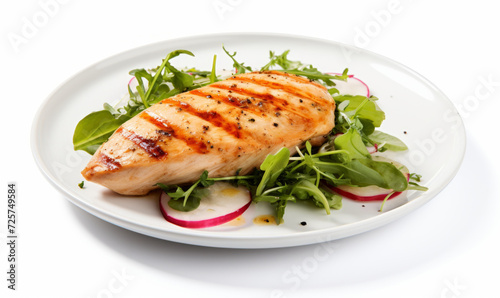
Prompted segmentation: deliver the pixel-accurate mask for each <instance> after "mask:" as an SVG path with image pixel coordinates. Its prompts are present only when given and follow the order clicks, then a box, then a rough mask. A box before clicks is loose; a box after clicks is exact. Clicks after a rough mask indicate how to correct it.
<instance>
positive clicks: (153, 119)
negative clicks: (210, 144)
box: [139, 111, 208, 153]
mask: <svg viewBox="0 0 500 298" xmlns="http://www.w3.org/2000/svg"><path fill="white" fill-rule="evenodd" d="M139 116H140V117H141V118H142V119H144V120H146V121H148V122H149V123H151V124H153V125H155V126H156V127H158V128H159V129H160V131H158V133H161V134H163V135H167V136H171V137H174V138H176V139H178V140H181V141H183V142H185V143H186V145H188V146H189V147H190V148H191V149H193V150H194V151H196V152H199V153H207V152H208V149H207V145H206V144H205V143H203V142H202V141H200V140H197V139H195V138H193V137H192V136H190V135H189V134H188V133H186V132H185V131H184V130H183V129H182V128H180V127H178V126H176V125H173V124H172V123H170V122H169V121H167V120H166V119H164V118H163V117H161V116H159V115H156V114H154V113H153V112H150V111H144V112H143V113H140V114H139Z"/></svg>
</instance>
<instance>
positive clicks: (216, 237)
mask: <svg viewBox="0 0 500 298" xmlns="http://www.w3.org/2000/svg"><path fill="white" fill-rule="evenodd" d="M242 36H245V37H249V36H252V37H254V38H264V37H266V38H269V37H279V38H289V39H294V40H304V41H305V40H309V41H314V42H319V43H323V44H328V45H329V46H335V47H342V48H345V49H351V50H353V51H356V52H361V53H365V54H368V55H370V56H372V57H376V58H378V59H382V60H383V61H389V62H391V63H393V64H395V65H397V66H399V67H401V68H403V69H404V70H405V71H407V72H408V73H410V74H412V75H413V76H416V77H418V78H419V79H420V80H422V81H424V82H425V83H426V85H427V86H428V87H432V88H433V89H434V90H435V92H437V94H439V98H440V100H445V101H446V103H447V105H449V106H450V107H451V108H452V109H453V111H454V112H456V115H457V118H456V119H457V120H456V121H457V127H456V128H455V130H456V131H457V133H458V134H459V135H460V136H461V138H458V139H459V141H460V144H458V145H459V146H457V147H460V148H459V149H458V151H456V152H457V153H459V154H458V155H457V156H456V157H455V160H456V163H455V164H454V165H453V168H452V169H451V171H448V172H449V173H450V174H449V175H448V176H447V179H446V180H445V181H443V183H442V184H441V185H440V186H441V187H439V188H438V189H430V190H429V191H427V192H425V193H422V194H420V195H419V196H418V197H417V198H415V199H413V200H411V201H409V202H407V203H405V204H403V205H401V206H399V207H398V208H395V209H393V210H389V211H386V212H384V213H381V214H380V215H377V216H374V217H370V218H367V219H363V220H360V221H356V222H353V223H348V224H344V225H341V226H334V227H332V228H327V229H318V230H312V231H304V232H300V238H302V239H301V241H297V240H296V239H295V238H297V235H299V234H288V235H278V236H277V235H265V236H262V235H261V236H259V237H255V236H244V235H234V234H232V233H227V234H223V233H222V234H221V233H217V234H210V233H207V232H206V231H205V232H200V231H201V230H192V229H189V230H187V229H186V231H184V230H182V231H175V230H168V231H166V230H161V229H159V228H157V227H152V226H147V225H144V224H143V223H138V222H133V221H130V220H126V219H124V218H123V217H120V216H117V215H113V214H110V213H109V212H104V211H102V210H99V208H96V207H95V206H92V205H91V204H89V203H88V202H86V201H84V200H81V199H79V198H78V197H77V196H75V195H73V194H72V193H71V192H70V191H68V190H67V189H66V188H65V187H64V185H63V184H62V183H60V182H59V181H58V179H57V177H55V176H53V175H52V173H51V171H50V170H49V169H48V165H47V164H46V163H45V161H43V159H42V157H41V154H40V152H39V151H40V150H39V148H38V146H37V145H38V138H39V136H38V134H37V128H38V124H39V123H40V120H41V118H42V116H44V112H45V111H46V109H47V106H48V105H49V104H50V103H51V100H52V98H53V97H54V95H55V94H57V92H59V91H60V90H61V89H62V88H63V87H64V86H65V85H66V84H68V83H69V82H71V81H72V80H74V79H75V78H77V77H78V76H80V75H81V74H83V73H85V72H86V71H88V70H91V69H92V68H94V67H96V66H98V65H100V64H103V63H105V62H106V61H110V60H111V59H116V58H119V57H121V56H126V55H130V54H133V53H134V52H137V53H139V52H144V51H150V52H153V51H154V50H153V49H156V48H161V47H168V44H169V43H174V44H178V43H182V42H186V41H193V40H196V39H201V38H208V39H214V38H219V39H221V38H233V39H234V38H235V37H238V38H241V37H242ZM466 145H467V136H466V131H465V126H464V122H463V119H462V117H461V116H460V114H459V113H458V111H457V109H456V107H455V105H454V104H453V102H452V101H451V100H450V99H449V98H448V96H446V95H445V94H444V93H443V92H442V91H441V90H440V89H439V88H438V87H437V86H436V85H435V84H434V83H432V82H431V81H429V80H428V79H427V78H425V77H424V76H422V75H420V74H419V73H418V72H416V71H415V70H413V69H411V68H409V67H407V66H406V65H404V64H402V63H400V62H397V61H395V60H393V59H391V58H388V57H385V56H383V55H380V54H378V53H375V52H372V51H370V50H366V49H363V48H358V47H355V46H353V45H348V44H344V43H341V42H338V41H333V40H328V39H322V38H317V37H310V36H302V35H295V34H280V33H269V32H265V33H262V32H230V33H212V34H203V35H190V36H183V37H179V38H174V39H167V40H163V41H158V42H154V43H150V44H145V45H142V46H138V47H135V48H130V49H128V50H125V51H121V52H119V53H116V54H113V55H111V56H108V57H105V58H103V59H100V60H99V61H97V62H94V63H92V64H90V65H88V66H87V67H84V68H83V69H81V70H79V71H77V72H76V73H74V74H73V75H71V76H69V77H68V78H67V79H65V80H64V81H62V82H61V83H60V84H59V85H58V86H56V87H55V88H54V89H53V90H52V92H51V93H49V95H48V96H47V97H46V98H45V99H44V100H43V101H42V103H41V104H40V106H39V107H38V109H37V111H36V114H35V117H34V118H33V120H32V125H31V135H30V147H31V151H32V156H33V158H34V159H35V162H36V164H37V166H38V168H39V169H40V171H41V172H42V174H43V176H44V177H45V178H46V179H47V180H48V181H49V182H50V183H51V184H52V185H53V186H54V187H55V188H56V189H57V190H58V191H59V192H60V193H61V194H63V195H64V197H65V198H66V199H67V200H69V201H70V202H71V203H73V204H74V205H76V206H78V207H79V208H81V209H83V210H85V211H86V212H89V213H90V214H92V215H94V216H96V217H98V218H100V219H102V220H105V221H107V222H109V223H112V224H114V225H117V226H120V227H122V228H125V229H128V230H131V231H134V232H137V233H141V234H144V235H148V236H152V237H155V238H159V239H163V240H167V241H174V242H180V243H186V244H191V245H198V246H209V247H221V248H250V249H255V248H277V247H291V246H298V245H306V244H313V243H319V242H324V241H330V240H336V239H340V238H344V237H347V236H353V235H357V234H360V233H364V232H368V231H371V230H373V229H376V228H379V227H381V226H384V225H386V224H387V223H390V222H392V221H394V220H397V219H399V218H401V217H404V216H405V215H407V214H409V213H411V212H412V211H415V210H417V209H419V208H420V207H421V206H422V205H424V204H426V203H427V202H429V201H430V200H431V199H433V198H435V197H436V196H437V195H438V194H439V193H440V192H441V191H442V190H444V189H445V188H446V187H447V185H448V184H449V183H450V182H451V181H452V180H453V179H454V177H455V176H456V174H457V173H458V171H459V170H460V167H461V164H462V162H463V159H464V156H465V151H466ZM457 147H455V148H457ZM415 205H416V206H415ZM371 221H374V222H375V223H376V224H375V225H374V226H373V227H370V228H368V229H362V227H363V226H364V225H366V222H371ZM353 229H355V230H357V231H356V232H354V233H352V232H350V233H346V232H345V231H346V230H353ZM187 231H189V232H188V233H186V232H187ZM339 231H340V233H339ZM334 232H335V233H336V234H348V235H347V236H336V237H320V236H322V235H325V234H332V233H334ZM161 234H164V235H170V236H173V237H162V235H161ZM186 237H187V238H192V237H195V238H196V239H195V241H189V239H186ZM208 238H209V239H211V241H209V242H206V241H203V240H205V239H208ZM255 239H259V240H262V239H264V240H268V239H272V240H273V241H271V242H270V243H267V245H262V243H260V242H256V243H254V244H253V245H249V240H255ZM196 240H201V241H196ZM227 240H233V241H235V242H232V243H231V245H229V246H228V245H227ZM277 240H278V241H277ZM214 242H216V243H214ZM224 243H225V244H226V245H223V244H224Z"/></svg>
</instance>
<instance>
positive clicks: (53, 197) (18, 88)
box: [0, 0, 500, 297]
mask: <svg viewBox="0 0 500 298" xmlns="http://www.w3.org/2000/svg"><path fill="white" fill-rule="evenodd" d="M42 3H51V4H46V5H44V4H42ZM492 3H494V1H486V0H484V1H479V0H478V1H474V2H473V3H472V2H471V1H430V0H427V1H410V0H399V1H397V0H395V1H390V0H376V1H373V0H371V1H368V0H364V1H313V0H310V1H290V0H289V1H269V0H267V1H260V0H258V1H243V0H206V1H152V0H149V1H127V0H121V1H107V2H105V1H96V0H91V1H59V2H55V0H53V1H48V0H45V1H44V0H42V1H33V0H25V1H2V4H0V22H1V33H0V37H1V39H0V49H1V55H0V60H1V64H0V82H2V83H1V86H2V92H1V93H0V94H1V95H0V96H1V108H2V110H1V111H2V112H1V114H2V116H1V117H0V121H1V126H0V127H1V128H2V130H1V134H2V136H1V149H0V150H1V153H2V154H0V156H1V157H0V158H1V166H0V167H1V184H2V186H1V189H2V193H4V195H2V197H3V199H2V200H0V220H1V222H0V232H1V233H2V235H3V236H2V238H5V234H6V221H7V220H6V205H7V204H6V196H7V195H6V190H7V183H8V182H12V181H14V182H17V184H18V189H19V199H18V205H17V208H18V212H19V218H18V219H19V220H18V233H19V237H20V238H19V246H18V251H17V254H18V284H17V287H18V290H17V291H15V292H14V291H11V290H7V282H6V278H7V274H6V271H7V253H8V249H7V248H8V247H7V246H6V245H4V244H2V245H1V246H0V289H1V290H0V296H1V297H306V296H307V297H313V296H312V295H316V297H499V296H500V288H499V286H498V285H499V284H498V278H499V277H500V274H499V272H498V268H499V266H500V254H499V253H498V252H499V251H500V244H499V241H498V238H499V235H500V216H499V214H500V210H499V207H500V202H499V200H500V196H499V195H500V191H499V184H500V183H499V181H500V175H499V174H498V172H497V169H498V166H500V163H499V157H498V142H497V140H496V139H498V137H497V129H496V127H497V122H496V121H498V119H499V117H498V111H499V110H500V103H499V96H500V58H499V57H498V55H499V54H500V42H498V39H499V33H498V29H500V18H499V17H498V11H499V7H498V5H496V6H495V4H492ZM27 23H31V24H32V26H33V25H34V28H31V31H30V30H28V29H26V26H28V25H26V24H27ZM218 32H275V33H291V34H298V35H306V36H313V37H319V38H324V39H329V40H335V41H340V42H343V43H346V44H351V45H356V46H359V47H361V48H364V49H367V50H370V51H373V52H376V53H379V54H381V55H384V56H387V57H390V58H392V59H394V60H396V61H399V62H401V63H403V64H405V65H407V66H408V67H410V68H412V69H414V70H415V71H417V72H418V73H420V74H422V75H423V76H425V77H426V78H428V79H429V80H430V81H432V82H433V83H434V84H435V85H437V86H438V87H439V88H440V89H441V90H442V91H443V92H444V93H445V94H446V95H447V96H448V97H449V98H450V100H451V101H452V102H453V103H454V104H455V106H456V107H457V108H458V109H459V110H460V114H461V116H462V117H463V120H464V122H465V125H466V132H467V152H466V155H465V159H464V161H463V165H462V167H461V169H460V171H459V172H458V174H457V176H456V177H455V179H454V180H453V181H452V182H451V183H450V184H449V185H448V187H447V188H446V189H445V190H444V191H443V192H441V193H440V195H439V196H438V197H436V198H435V199H434V200H432V201H431V202H429V203H428V204H426V205H425V206H424V207H422V208H420V209H419V210H417V211H415V212H413V213H411V214H410V215H408V216H406V217H404V218H403V219H400V220H398V221H396V222H394V223H392V224H390V225H388V226H385V227H383V228H379V229H377V230H374V231H371V232H368V233H365V234H362V235H358V236H354V237H350V238H347V239H343V240H338V241H335V242H334V243H330V245H329V246H328V247H329V250H328V254H326V255H322V257H321V261H319V262H317V263H312V261H311V260H312V259H314V258H315V257H316V259H317V255H316V254H317V252H318V250H319V249H321V247H320V245H309V246H302V247H293V248H282V249H270V250H231V249H216V248H204V247H195V246H189V245H183V244H177V243H171V242H168V241H162V240H158V239H153V238H150V237H147V236H143V235H140V234H136V233H133V232H130V231H127V230H124V229H121V228H119V227H116V226H114V225H111V224H108V223H106V222H104V221H102V220H100V219H98V218H96V217H94V216H92V215H90V214H88V213H86V212H84V211H82V210H80V209H79V208H77V207H75V206H73V205H72V204H71V203H69V202H68V201H67V200H66V199H65V197H64V195H62V194H60V193H59V192H57V191H56V190H55V189H54V188H53V187H52V186H51V185H50V184H49V183H48V182H47V180H46V179H45V178H44V177H43V176H42V174H41V173H40V171H39V170H38V168H37V166H36V164H35V162H34V160H33V158H32V154H31V149H30V139H29V137H30V130H31V124H32V119H33V117H34V115H35V113H36V111H37V109H38V107H39V106H40V105H41V104H42V102H43V100H44V99H45V98H46V97H47V96H48V95H49V94H50V92H51V91H52V90H54V89H55V88H56V87H57V86H58V85H59V84H61V83H62V82H63V81H64V80H66V79H67V78H68V77H70V76H72V75H73V74H75V73H76V72H78V71H80V70H81V69H83V68H85V67H86V66H88V65H89V64H92V63H95V62H97V61H99V60H102V59H105V58H106V57H108V56H111V55H114V54H116V53H119V52H122V51H125V50H128V49H132V48H135V47H138V46H142V45H145V44H149V43H153V42H158V41H162V40H166V39H172V38H177V37H184V36H191V35H199V34H207V33H218ZM484 80H486V81H488V80H489V81H490V87H489V88H490V89H487V88H485V87H484V86H483V85H482V84H483V83H481V82H482V81H484ZM481 86H483V87H481ZM479 89H481V90H482V91H485V90H487V91H488V92H486V93H484V92H483V93H482V94H481V96H480V97H481V99H479V98H478V96H477V95H478V94H477V90H479ZM422 121H429V119H426V118H425V115H422ZM2 243H5V241H3V240H2Z"/></svg>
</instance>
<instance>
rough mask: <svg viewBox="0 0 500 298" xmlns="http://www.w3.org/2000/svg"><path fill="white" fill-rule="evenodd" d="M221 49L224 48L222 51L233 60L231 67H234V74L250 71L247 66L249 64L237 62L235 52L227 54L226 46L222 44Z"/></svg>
mask: <svg viewBox="0 0 500 298" xmlns="http://www.w3.org/2000/svg"><path fill="white" fill-rule="evenodd" d="M222 49H223V50H224V52H226V54H227V55H228V56H229V58H231V60H233V67H234V68H236V74H237V75H238V74H241V73H245V72H247V71H252V68H251V67H249V66H244V65H243V63H239V62H238V61H236V59H235V58H234V57H235V56H236V52H234V53H233V54H232V55H231V54H229V52H228V51H227V50H226V48H224V45H222Z"/></svg>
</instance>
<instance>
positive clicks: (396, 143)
mask: <svg viewBox="0 0 500 298" xmlns="http://www.w3.org/2000/svg"><path fill="white" fill-rule="evenodd" d="M369 139H370V140H371V141H373V142H374V143H377V144H378V145H379V148H380V147H382V146H383V147H384V148H385V149H387V150H391V151H405V150H408V147H407V146H406V144H405V143H403V141H401V140H400V139H398V138H396V137H395V136H392V135H390V134H386V133H385V132H381V131H378V130H375V131H374V132H373V133H372V134H370V136H369Z"/></svg>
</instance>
